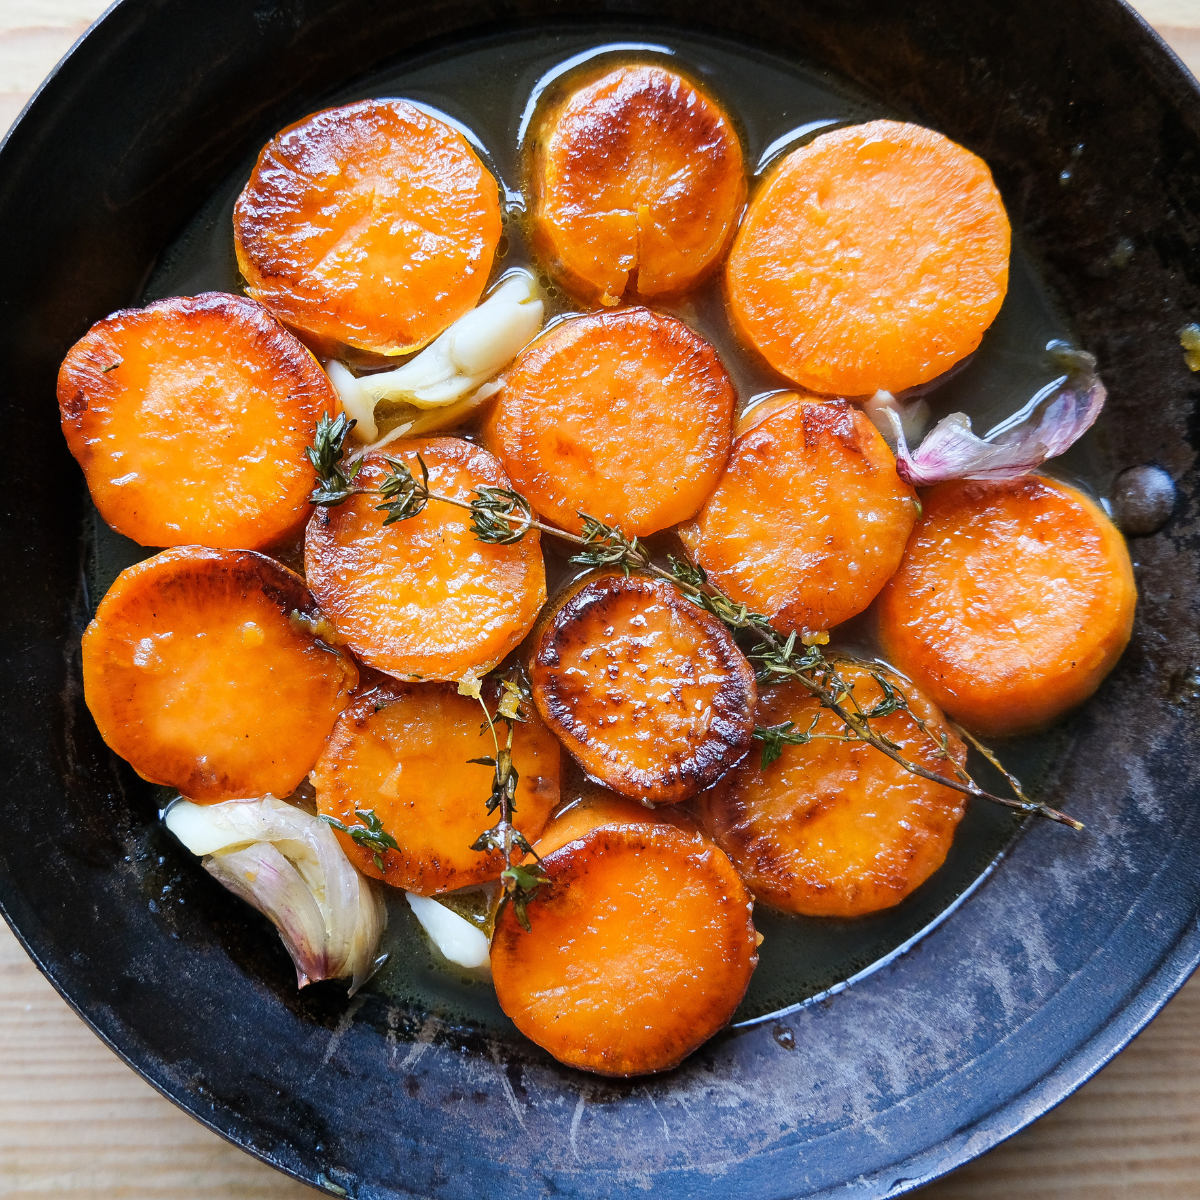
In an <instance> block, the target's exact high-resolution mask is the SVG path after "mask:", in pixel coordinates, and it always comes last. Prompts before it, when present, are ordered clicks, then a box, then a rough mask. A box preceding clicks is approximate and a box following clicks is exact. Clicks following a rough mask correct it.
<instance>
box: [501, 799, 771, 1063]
mask: <svg viewBox="0 0 1200 1200" xmlns="http://www.w3.org/2000/svg"><path fill="white" fill-rule="evenodd" d="M629 807H630V808H634V807H635V806H633V805H629ZM568 811H569V810H568ZM606 817H607V819H605V820H603V821H601V822H599V823H592V822H589V821H586V820H585V821H584V822H582V824H583V826H585V832H582V833H581V834H580V835H579V836H578V837H576V838H574V839H572V840H571V841H568V842H566V843H564V844H561V845H559V846H558V848H556V849H554V850H552V851H547V852H546V853H545V854H544V856H543V866H544V867H545V869H546V872H547V873H548V874H549V876H550V880H551V882H550V884H549V885H548V886H546V887H543V888H542V889H541V890H540V891H539V892H538V894H537V896H536V897H535V898H534V899H533V901H532V902H531V903H530V905H529V907H528V917H529V922H530V925H531V927H532V932H526V931H525V930H524V929H522V928H521V926H520V924H519V923H518V921H517V918H516V915H515V913H514V912H513V910H512V907H511V906H509V905H505V906H504V907H503V908H502V909H501V911H500V914H499V917H498V919H497V921H496V934H495V937H494V938H493V940H492V978H493V980H494V982H495V985H496V996H497V998H498V999H499V1001H500V1007H501V1008H503V1009H504V1011H505V1012H506V1013H507V1014H508V1015H509V1017H511V1018H512V1020H513V1022H514V1023H515V1024H516V1026H517V1028H518V1029H520V1030H521V1032H522V1033H523V1034H525V1036H526V1037H528V1038H530V1039H531V1040H532V1041H534V1042H536V1043H537V1044H538V1045H539V1046H541V1047H542V1048H543V1049H545V1050H548V1051H549V1052H550V1053H551V1054H553V1055H554V1057H555V1058H557V1059H558V1060H559V1061H560V1062H563V1063H566V1064H567V1065H568V1066H572V1067H579V1068H581V1069H582V1070H585V1071H595V1072H597V1073H598V1074H601V1075H618V1076H628V1075H644V1074H649V1073H651V1072H654V1071H666V1070H669V1069H670V1068H671V1067H673V1066H675V1065H676V1064H677V1063H679V1062H680V1061H681V1060H682V1059H683V1058H685V1057H686V1056H687V1055H688V1054H690V1053H691V1052H692V1051H693V1050H695V1049H696V1048H697V1047H698V1046H700V1045H701V1044H702V1043H703V1042H705V1041H707V1039H708V1038H710V1037H711V1036H712V1035H713V1034H714V1033H716V1032H717V1030H718V1029H720V1028H721V1027H722V1026H724V1025H725V1024H726V1023H727V1022H728V1021H729V1019H730V1017H731V1016H732V1015H733V1012H734V1010H735V1009H736V1008H737V1006H738V1004H739V1003H740V1001H741V999H742V997H743V996H744V995H745V993H746V988H747V986H748V985H749V982H750V975H751V973H752V972H753V970H754V967H755V965H756V964H757V962H758V955H757V952H756V935H755V931H754V924H753V920H752V916H751V910H752V906H753V904H752V900H751V897H750V895H749V893H748V892H747V891H746V889H745V888H744V887H743V885H742V883H741V880H739V879H738V877H737V874H736V872H735V871H734V869H733V867H732V866H731V864H730V862H729V860H728V859H727V858H726V857H725V855H724V854H723V853H722V852H721V851H720V850H719V849H718V848H717V847H716V846H714V845H713V844H712V843H711V842H709V841H708V840H707V839H706V838H704V837H703V836H701V835H700V834H699V833H696V832H688V831H686V830H685V829H683V828H680V827H679V826H678V825H676V824H666V823H663V822H660V821H658V820H656V818H655V816H654V815H653V814H650V813H648V812H645V810H642V811H641V813H640V814H638V813H636V812H634V813H620V812H619V811H610V812H608V813H607V814H606ZM556 824H557V821H556V822H552V823H551V825H550V826H549V827H548V828H547V831H546V834H545V835H544V839H543V842H542V843H539V846H538V847H535V848H537V849H538V852H539V853H541V852H542V849H543V848H544V846H545V845H547V844H549V842H550V841H551V840H555V825H556Z"/></svg>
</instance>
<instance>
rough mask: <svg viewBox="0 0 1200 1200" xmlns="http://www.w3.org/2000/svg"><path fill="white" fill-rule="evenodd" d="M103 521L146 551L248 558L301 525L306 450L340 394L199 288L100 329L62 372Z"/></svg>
mask: <svg viewBox="0 0 1200 1200" xmlns="http://www.w3.org/2000/svg"><path fill="white" fill-rule="evenodd" d="M58 405H59V413H60V416H61V418H62V427H63V433H64V434H65V436H66V439H67V445H68V446H69V447H70V450H71V453H72V454H73V455H74V456H75V458H76V460H77V461H78V462H79V465H80V466H81V467H82V468H83V473H84V476H85V477H86V478H87V482H88V489H89V490H90V492H91V495H92V499H93V501H94V502H95V504H96V507H97V508H98V509H99V510H100V514H101V516H103V518H104V519H105V520H106V521H107V522H108V523H109V524H110V525H111V526H112V527H113V528H114V529H116V530H119V531H120V532H121V533H123V534H124V535H125V536H126V537H128V538H132V539H133V540H134V541H135V542H138V543H140V544H141V545H143V546H189V545H203V546H214V547H217V548H223V549H244V550H245V549H248V550H258V549H262V548H263V547H266V546H270V545H271V544H272V543H274V542H278V541H279V540H280V539H281V538H284V537H286V536H287V535H288V534H289V533H293V532H295V531H296V530H298V529H299V527H300V526H301V525H302V524H303V522H304V520H305V518H306V517H307V516H308V513H309V503H308V497H309V493H310V492H311V491H312V489H313V485H314V483H315V482H316V478H315V476H314V474H313V469H312V465H311V464H310V463H309V461H308V459H307V457H306V456H305V453H304V451H305V448H306V447H307V446H308V445H309V444H310V443H311V442H312V435H313V426H314V425H315V424H316V421H317V418H318V417H319V416H320V414H321V413H322V412H332V411H334V409H335V408H336V405H337V393H336V392H335V391H334V389H333V386H332V384H330V382H329V380H328V378H327V377H326V375H325V372H324V371H322V370H321V367H320V364H319V363H318V362H317V360H316V359H315V358H313V356H312V354H310V353H309V351H308V350H307V349H306V348H305V347H304V345H303V344H302V343H301V342H300V341H299V340H298V339H297V338H295V337H294V336H293V335H292V334H291V333H289V332H288V331H287V330H286V329H284V327H283V326H282V325H281V324H280V323H279V322H278V321H277V320H276V319H275V317H273V316H272V315H271V314H270V313H269V312H268V311H267V310H266V309H265V308H263V307H262V306H261V305H260V304H256V303H255V302H254V301H253V300H247V299H246V298H245V297H244V296H231V295H229V294H228V293H224V292H206V293H204V294H202V295H199V296H195V297H188V296H177V297H172V298H171V299H168V300H160V301H158V302H157V303H154V304H151V305H150V306H149V307H147V308H142V309H136V308H129V309H122V310H121V311H120V312H115V313H113V314H112V315H111V316H108V317H105V318H104V320H102V321H97V322H96V324H95V325H93V326H92V327H91V329H89V330H88V332H87V333H86V334H85V335H84V336H83V337H82V338H81V339H80V340H79V341H78V342H76V343H75V345H74V346H72V347H71V350H70V352H69V353H68V354H67V356H66V358H65V359H64V360H63V364H62V367H61V368H60V370H59V373H58Z"/></svg>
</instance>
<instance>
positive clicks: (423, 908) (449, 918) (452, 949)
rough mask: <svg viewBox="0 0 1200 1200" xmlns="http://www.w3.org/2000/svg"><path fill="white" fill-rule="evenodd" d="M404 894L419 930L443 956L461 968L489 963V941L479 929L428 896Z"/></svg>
mask: <svg viewBox="0 0 1200 1200" xmlns="http://www.w3.org/2000/svg"><path fill="white" fill-rule="evenodd" d="M404 894H405V896H407V897H408V904H409V907H410V908H411V909H412V910H413V913H414V914H415V916H416V918H417V920H418V921H420V922H421V927H422V928H423V929H424V930H425V932H426V933H427V934H429V937H430V940H431V941H432V942H433V944H434V945H435V946H436V947H437V948H438V950H439V951H441V953H442V955H443V957H445V958H448V959H449V960H450V961H451V962H452V963H458V965H459V966H460V967H472V968H474V967H486V966H488V965H489V964H490V958H489V954H488V940H487V938H486V937H485V936H484V933H483V930H482V929H479V928H477V927H476V926H474V925H472V924H471V922H470V921H468V920H466V918H465V917H460V916H459V915H458V913H456V912H452V911H451V910H450V909H448V908H447V907H446V906H445V905H444V904H439V903H438V902H437V901H436V900H432V899H430V898H429V897H428V896H414V895H413V893H412V892H405V893H404Z"/></svg>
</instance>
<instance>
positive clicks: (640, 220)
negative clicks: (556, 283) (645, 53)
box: [530, 65, 746, 305]
mask: <svg viewBox="0 0 1200 1200" xmlns="http://www.w3.org/2000/svg"><path fill="white" fill-rule="evenodd" d="M534 137H535V139H536V140H535V142H534V145H533V155H532V163H531V172H530V175H531V178H530V184H531V190H532V192H533V216H534V244H535V246H536V248H537V249H538V251H539V253H540V254H541V256H542V257H543V258H544V260H545V261H546V263H547V265H548V266H549V269H550V271H551V273H552V274H553V275H554V276H555V277H556V278H557V279H558V280H560V282H562V284H563V286H564V287H566V288H567V290H568V291H570V292H572V293H573V294H575V295H576V296H578V297H579V298H580V299H582V300H585V301H587V302H588V303H599V304H605V305H612V304H616V303H617V302H618V300H619V299H620V298H621V297H622V296H623V295H625V294H627V293H629V294H636V295H640V296H645V297H650V296H664V295H668V294H677V293H680V292H684V291H686V290H687V289H688V288H690V287H693V286H694V285H695V284H696V283H698V282H699V281H700V279H702V278H703V277H704V275H705V274H706V273H707V272H708V271H709V269H710V268H711V267H713V266H714V265H715V264H716V262H717V261H718V259H719V258H720V256H721V254H722V253H723V251H724V249H725V246H726V244H727V243H728V241H729V237H730V234H731V233H732V231H733V228H734V225H735V224H736V222H737V218H738V216H739V214H740V213H741V211H742V205H743V204H744V203H745V199H746V176H745V169H744V167H743V163H742V147H741V143H740V142H739V141H738V138H737V134H736V133H735V132H734V130H733V128H732V126H731V125H730V123H729V119H728V118H727V117H726V116H725V114H724V113H723V112H722V111H721V107H720V105H718V104H717V102H716V101H715V100H713V99H712V98H711V97H709V96H707V95H705V93H704V92H703V91H702V90H701V89H700V88H698V87H696V86H695V85H694V84H692V83H690V82H688V81H687V80H685V79H683V78H682V77H681V76H679V75H677V74H675V73H674V72H673V71H667V70H664V69H663V68H662V67H655V66H646V65H642V66H628V67H621V68H619V69H617V70H615V71H610V72H608V73H607V74H605V75H603V76H602V77H601V78H599V79H597V80H594V81H593V82H591V83H589V84H587V85H586V86H583V87H580V88H578V89H577V90H575V91H574V92H572V93H571V94H570V95H569V96H567V97H566V98H565V99H564V100H563V101H561V102H560V103H558V104H556V105H553V106H551V107H549V108H548V109H547V111H546V112H545V114H544V115H542V116H541V117H540V119H539V123H538V125H537V127H536V129H535V133H534Z"/></svg>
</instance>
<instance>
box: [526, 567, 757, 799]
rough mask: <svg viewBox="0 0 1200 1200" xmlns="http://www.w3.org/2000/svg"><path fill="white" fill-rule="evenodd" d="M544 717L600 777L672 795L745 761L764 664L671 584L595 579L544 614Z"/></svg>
mask: <svg viewBox="0 0 1200 1200" xmlns="http://www.w3.org/2000/svg"><path fill="white" fill-rule="evenodd" d="M530 678H531V680H532V683H533V699H534V703H535V704H536V705H537V707H538V711H539V712H540V713H541V714H542V718H543V720H545V722H546V724H547V725H548V726H549V727H550V729H551V730H552V731H553V732H554V733H555V734H556V735H557V736H558V738H559V740H560V741H561V742H562V744H563V746H564V747H566V749H567V750H568V751H569V752H570V753H571V754H572V755H574V756H575V758H576V759H577V760H578V762H579V763H580V765H581V766H582V767H583V769H584V770H585V771H587V772H588V774H589V775H591V776H592V777H593V778H595V779H598V780H600V782H602V783H604V784H606V785H607V786H608V787H610V788H612V789H613V790H614V791H616V792H620V793H622V794H623V795H626V796H633V797H636V798H637V799H639V800H650V801H653V802H655V803H660V804H673V803H675V802H676V801H679V800H684V799H686V798H687V797H688V796H691V795H694V794H695V793H696V792H697V791H698V790H699V789H700V788H703V787H707V786H708V785H709V784H710V783H712V782H713V781H714V780H716V779H717V778H719V777H720V776H721V775H722V774H723V773H724V772H725V771H727V770H729V768H730V767H732V766H733V765H734V763H736V762H737V761H738V760H739V759H741V758H742V757H743V756H744V755H745V753H746V751H747V749H748V747H749V745H750V735H751V733H752V732H753V728H754V723H753V711H754V696H755V690H754V672H753V671H751V669H750V667H749V664H747V662H746V660H745V659H744V658H743V657H742V654H741V651H739V650H738V648H737V646H736V644H735V643H734V641H733V638H732V637H731V636H730V634H729V632H728V630H726V628H725V627H724V625H722V624H721V623H720V621H718V620H717V619H716V618H715V617H713V616H711V615H710V614H708V613H706V612H704V611H702V610H701V609H699V608H697V607H696V606H695V605H694V604H692V603H690V602H689V601H687V600H685V599H684V598H683V596H682V595H681V594H680V593H679V592H678V591H677V590H676V589H675V588H674V587H672V586H671V585H670V584H669V583H665V582H662V581H660V580H656V579H650V578H648V577H646V576H639V575H630V576H625V575H620V574H604V575H596V576H592V577H591V578H589V579H586V580H584V581H582V582H581V583H578V584H576V585H575V586H574V587H572V588H570V589H568V591H567V592H566V593H565V594H564V596H563V597H561V598H560V599H559V601H558V602H557V603H556V605H555V607H554V608H553V610H551V611H550V612H549V613H548V614H547V615H546V617H545V619H544V621H543V622H542V624H541V628H540V631H539V633H538V635H537V636H536V637H535V640H534V648H533V656H532V660H531V667H530Z"/></svg>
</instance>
